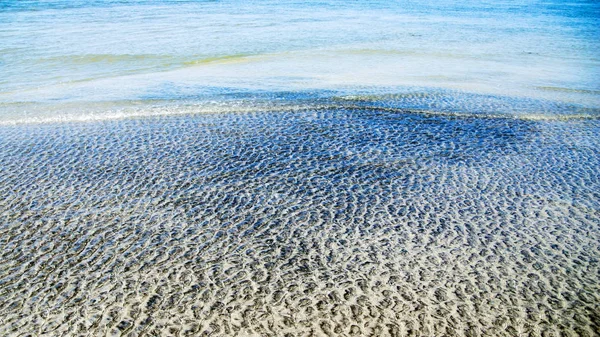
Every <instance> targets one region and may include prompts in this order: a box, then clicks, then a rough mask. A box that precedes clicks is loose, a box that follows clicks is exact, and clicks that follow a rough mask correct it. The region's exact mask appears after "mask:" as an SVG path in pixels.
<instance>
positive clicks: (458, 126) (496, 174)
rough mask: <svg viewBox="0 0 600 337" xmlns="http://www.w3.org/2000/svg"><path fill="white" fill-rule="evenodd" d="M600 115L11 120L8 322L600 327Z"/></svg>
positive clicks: (81, 326) (371, 113) (7, 137)
mask: <svg viewBox="0 0 600 337" xmlns="http://www.w3.org/2000/svg"><path fill="white" fill-rule="evenodd" d="M598 135H600V122H599V121H598V119H594V118H591V119H584V120H566V121H561V120H541V121H532V120H522V119H514V118H480V117H476V116H471V117H468V116H466V117H465V116H462V117H461V116H458V117H457V116H443V115H437V116H436V115H427V114H418V113H398V112H390V111H387V110H385V109H361V108H355V109H348V108H340V109H331V108H323V109H309V108H307V109H305V110H296V111H263V112H260V111H257V112H254V113H252V112H250V113H248V112H246V113H221V114H200V115H186V116H171V117H152V118H142V119H131V120H120V121H105V122H88V123H62V124H61V123H58V124H39V125H17V126H2V127H0V144H1V152H0V247H1V250H0V254H1V256H0V335H3V336H27V335H33V336H105V335H108V336H119V335H121V336H597V335H598V331H600V307H599V303H600V282H599V281H598V280H599V279H600V275H599V274H600V270H599V262H598V261H599V258H600V194H599V192H598V191H600V176H599V171H598V168H599V167H600V138H599V137H598Z"/></svg>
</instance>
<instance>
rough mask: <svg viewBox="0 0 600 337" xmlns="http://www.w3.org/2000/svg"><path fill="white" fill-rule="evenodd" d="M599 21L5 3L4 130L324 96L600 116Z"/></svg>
mask: <svg viewBox="0 0 600 337" xmlns="http://www.w3.org/2000/svg"><path fill="white" fill-rule="evenodd" d="M599 13H600V4H599V3H598V2H597V1H461V2H460V3H456V2H455V1H436V2H435V3H432V4H428V3H422V2H417V1H179V0H177V1H104V0H99V1H10V0H9V1H7V0H3V1H0V73H1V74H2V76H0V123H4V124H6V123H21V122H30V121H36V120H37V121H42V122H44V121H52V120H71V119H77V120H81V119H86V118H98V116H97V114H102V113H106V114H107V116H112V117H115V116H116V115H122V116H127V115H128V114H139V113H133V112H131V111H127V109H126V108H129V107H131V106H136V107H139V105H140V104H142V105H146V104H148V103H150V104H153V105H157V104H160V103H163V102H164V101H172V100H176V101H181V100H200V101H204V100H206V99H207V98H208V97H210V96H214V95H217V96H218V95H222V94H229V93H240V92H243V93H248V92H250V93H257V92H281V91H305V92H314V91H320V90H327V91H337V92H338V93H339V91H342V92H345V91H349V92H350V93H361V94H365V93H366V94H395V93H398V92H409V93H410V92H415V91H417V92H419V93H420V92H422V91H423V90H425V91H436V90H437V89H449V90H459V91H465V92H469V93H478V94H484V95H496V96H502V97H505V98H506V101H507V104H508V105H509V106H510V104H512V103H511V102H510V101H511V100H514V99H515V98H527V99H539V100H543V102H536V103H535V104H536V105H538V107H539V106H541V110H542V111H538V112H545V111H546V110H560V111H564V110H565V109H571V110H572V109H575V110H577V109H581V108H592V109H594V110H593V111H592V112H588V113H590V114H591V113H593V114H594V115H596V114H597V109H598V108H599V107H600V81H598V78H600V67H599V65H600V53H599V50H600V39H598V36H600V24H599V22H600V14H599ZM469 100H470V102H468V103H467V102H464V101H455V102H452V105H453V106H454V107H455V108H456V109H457V110H467V111H466V112H470V110H472V108H473V105H474V104H475V103H473V101H472V100H471V99H469ZM429 101H431V102H429ZM548 101H549V102H548ZM478 102H479V103H480V106H478V107H477V110H480V112H481V110H483V112H491V113H493V112H494V110H495V108H496V107H495V103H489V102H488V101H487V98H486V97H481V99H479V100H478ZM421 103H422V105H423V106H422V107H423V108H426V107H427V106H428V104H429V103H433V104H435V103H436V99H432V100H426V101H423V102H421ZM552 104H559V105H560V107H558V108H554V107H552ZM516 105H517V110H518V107H520V106H521V105H522V104H520V103H518V102H517V103H516ZM536 109H540V108H532V110H536ZM92 115H94V116H92ZM100 118H103V117H100Z"/></svg>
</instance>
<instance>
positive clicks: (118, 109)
mask: <svg viewBox="0 0 600 337" xmlns="http://www.w3.org/2000/svg"><path fill="white" fill-rule="evenodd" d="M309 109H311V110H335V109H346V110H355V111H361V110H370V111H372V110H377V111H382V112H389V113H403V114H424V115H435V116H448V117H460V118H507V119H520V120H528V121H572V120H591V119H599V118H600V109H598V108H594V107H582V106H575V105H569V104H559V103H556V102H548V101H540V100H529V99H515V98H510V97H498V96H486V95H477V94H468V93H457V92H455V93H449V92H434V91H430V92H428V91H426V90H420V91H412V92H402V93H390V94H368V93H367V94H359V95H356V94H345V95H339V94H336V93H331V92H326V91H316V92H281V93H237V94H220V95H217V96H205V97H198V98H188V99H159V98H152V99H142V100H130V101H101V102H62V103H52V102H50V103H48V102H46V103H35V102H12V103H2V104H0V116H2V117H0V125H18V124H34V123H35V124H40V123H41V124H44V123H63V122H90V121H103V120H115V119H130V118H144V117H154V116H170V115H186V114H211V113H252V112H266V111H294V110H309Z"/></svg>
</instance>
